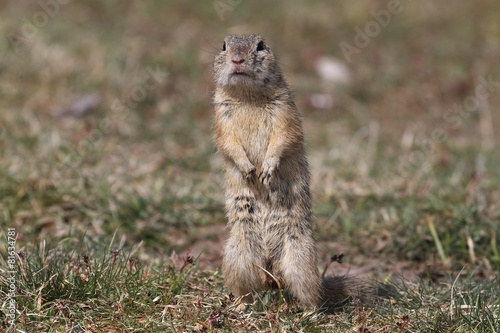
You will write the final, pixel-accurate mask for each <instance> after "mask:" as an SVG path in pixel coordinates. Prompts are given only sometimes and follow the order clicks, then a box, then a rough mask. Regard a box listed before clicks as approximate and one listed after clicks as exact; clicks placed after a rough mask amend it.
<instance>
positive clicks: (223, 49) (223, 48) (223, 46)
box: [222, 42, 226, 51]
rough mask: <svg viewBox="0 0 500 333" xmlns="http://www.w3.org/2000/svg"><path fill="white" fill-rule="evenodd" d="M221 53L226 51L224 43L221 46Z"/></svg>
mask: <svg viewBox="0 0 500 333" xmlns="http://www.w3.org/2000/svg"><path fill="white" fill-rule="evenodd" d="M222 51H226V42H224V44H222Z"/></svg>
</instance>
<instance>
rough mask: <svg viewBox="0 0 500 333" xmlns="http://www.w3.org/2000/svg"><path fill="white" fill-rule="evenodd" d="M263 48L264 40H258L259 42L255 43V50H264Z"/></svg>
mask: <svg viewBox="0 0 500 333" xmlns="http://www.w3.org/2000/svg"><path fill="white" fill-rule="evenodd" d="M264 49H265V46H264V42H263V41H260V42H259V44H257V51H264Z"/></svg>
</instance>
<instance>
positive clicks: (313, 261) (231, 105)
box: [214, 35, 343, 308]
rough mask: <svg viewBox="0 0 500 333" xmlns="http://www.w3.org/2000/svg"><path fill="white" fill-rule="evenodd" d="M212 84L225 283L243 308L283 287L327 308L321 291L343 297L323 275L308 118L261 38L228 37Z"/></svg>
mask: <svg viewBox="0 0 500 333" xmlns="http://www.w3.org/2000/svg"><path fill="white" fill-rule="evenodd" d="M224 48H225V50H224ZM214 78H215V82H216V89H215V94H214V105H215V116H214V131H215V142H216V145H217V148H218V151H219V153H220V154H221V155H222V156H223V158H224V162H225V171H226V180H227V187H226V210H227V217H228V227H229V229H230V232H229V238H228V240H227V243H226V246H225V251H224V259H223V264H222V272H223V275H224V279H225V283H226V285H227V287H228V288H229V289H230V290H231V292H232V293H233V294H234V295H235V296H243V297H244V298H243V303H249V302H251V300H252V297H251V293H253V292H258V291H261V290H264V289H267V288H269V287H270V286H271V285H272V284H273V281H276V280H277V282H279V283H280V285H281V286H283V284H284V286H285V287H286V288H288V289H289V290H290V291H291V292H292V294H293V295H294V296H295V297H296V298H297V299H298V301H299V303H300V305H301V306H302V307H305V308H315V307H318V306H321V305H322V302H324V300H325V297H324V296H325V295H323V297H322V294H324V293H323V291H327V292H328V293H332V292H334V293H337V292H338V291H337V290H335V288H336V287H335V285H332V283H328V281H324V282H322V279H321V277H320V274H319V272H318V268H317V251H316V245H315V240H314V237H313V230H312V223H313V222H312V212H311V194H310V190H309V184H310V175H309V167H308V163H307V160H306V156H305V151H304V133H303V129H302V116H301V114H300V113H299V111H298V110H297V107H296V106H295V103H294V100H293V97H292V94H291V91H290V88H289V87H288V85H287V83H286V81H285V79H284V77H283V74H282V73H281V70H280V68H279V66H278V63H277V62H276V60H275V58H274V55H273V53H272V52H271V49H270V48H269V46H267V45H266V44H265V43H264V41H263V39H262V37H260V36H258V35H243V36H236V35H231V36H227V37H226V38H225V40H224V47H223V50H222V51H221V52H220V53H219V54H218V55H217V56H216V58H215V62H214ZM266 271H267V272H266ZM268 272H269V273H270V274H272V277H271V276H270V274H268ZM330 281H338V279H337V280H330ZM325 283H326V284H325ZM322 284H323V286H322ZM327 285H328V287H327ZM339 295H340V296H342V295H343V294H342V293H339Z"/></svg>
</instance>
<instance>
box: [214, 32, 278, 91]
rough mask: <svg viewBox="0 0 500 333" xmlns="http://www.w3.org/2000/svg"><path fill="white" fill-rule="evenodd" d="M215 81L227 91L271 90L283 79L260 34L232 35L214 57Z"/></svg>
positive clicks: (225, 40)
mask: <svg viewBox="0 0 500 333" xmlns="http://www.w3.org/2000/svg"><path fill="white" fill-rule="evenodd" d="M214 79H215V83H216V85H217V86H219V87H222V88H224V89H226V90H233V89H238V90H241V89H244V90H255V91H262V90H264V91H266V90H267V91H271V90H273V89H275V88H276V86H279V85H282V84H283V82H284V80H283V77H282V74H281V71H280V69H279V66H278V64H277V62H276V59H275V58H274V54H273V53H272V51H271V48H270V47H269V46H268V45H267V44H266V43H265V41H264V39H263V38H262V37H261V36H259V35H229V36H226V38H224V43H223V44H222V49H221V51H220V53H219V54H218V55H217V56H216V57H215V61H214Z"/></svg>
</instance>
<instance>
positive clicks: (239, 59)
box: [231, 57, 245, 65]
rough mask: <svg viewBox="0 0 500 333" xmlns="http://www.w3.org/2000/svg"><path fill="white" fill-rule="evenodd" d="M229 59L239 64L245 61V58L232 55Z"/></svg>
mask: <svg viewBox="0 0 500 333" xmlns="http://www.w3.org/2000/svg"><path fill="white" fill-rule="evenodd" d="M231 61H232V62H233V64H236V65H240V64H242V63H244V62H245V59H243V57H234V58H233V59H231Z"/></svg>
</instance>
